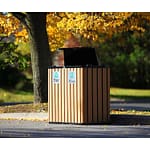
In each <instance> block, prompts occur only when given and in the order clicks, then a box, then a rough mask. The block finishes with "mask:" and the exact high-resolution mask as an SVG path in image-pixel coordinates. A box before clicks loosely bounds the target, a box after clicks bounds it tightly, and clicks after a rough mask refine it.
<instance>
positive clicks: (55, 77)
mask: <svg viewBox="0 0 150 150" xmlns="http://www.w3.org/2000/svg"><path fill="white" fill-rule="evenodd" d="M53 83H56V84H59V83H60V72H59V71H54V72H53Z"/></svg>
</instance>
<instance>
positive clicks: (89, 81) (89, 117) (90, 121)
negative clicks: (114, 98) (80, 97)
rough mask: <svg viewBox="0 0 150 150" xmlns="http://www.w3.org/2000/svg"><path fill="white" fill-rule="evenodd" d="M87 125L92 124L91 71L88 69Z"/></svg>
mask: <svg viewBox="0 0 150 150" xmlns="http://www.w3.org/2000/svg"><path fill="white" fill-rule="evenodd" d="M87 92H88V123H92V121H93V118H92V69H91V68H88V91H87Z"/></svg>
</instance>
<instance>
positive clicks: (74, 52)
mask: <svg viewBox="0 0 150 150" xmlns="http://www.w3.org/2000/svg"><path fill="white" fill-rule="evenodd" d="M59 50H62V51H63V53H64V65H65V66H87V65H98V61H97V56H96V53H95V49H94V48H92V47H73V48H59Z"/></svg>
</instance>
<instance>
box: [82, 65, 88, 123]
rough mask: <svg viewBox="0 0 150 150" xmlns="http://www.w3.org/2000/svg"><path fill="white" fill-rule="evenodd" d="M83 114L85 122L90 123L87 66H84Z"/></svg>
mask: <svg viewBox="0 0 150 150" xmlns="http://www.w3.org/2000/svg"><path fill="white" fill-rule="evenodd" d="M82 78H83V114H84V119H83V121H84V123H88V118H87V114H88V108H87V107H88V104H87V99H88V96H87V95H88V91H87V68H83V77H82Z"/></svg>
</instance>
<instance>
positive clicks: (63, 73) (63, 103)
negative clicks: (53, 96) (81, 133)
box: [61, 68, 66, 122]
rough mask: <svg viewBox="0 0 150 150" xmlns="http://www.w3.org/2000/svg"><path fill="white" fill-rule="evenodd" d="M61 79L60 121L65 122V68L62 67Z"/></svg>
mask: <svg viewBox="0 0 150 150" xmlns="http://www.w3.org/2000/svg"><path fill="white" fill-rule="evenodd" d="M61 76H62V81H61V91H62V98H61V100H62V110H61V116H62V121H61V122H65V111H66V110H65V98H66V97H65V70H64V68H62V75H61Z"/></svg>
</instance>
